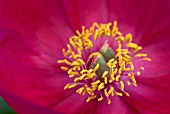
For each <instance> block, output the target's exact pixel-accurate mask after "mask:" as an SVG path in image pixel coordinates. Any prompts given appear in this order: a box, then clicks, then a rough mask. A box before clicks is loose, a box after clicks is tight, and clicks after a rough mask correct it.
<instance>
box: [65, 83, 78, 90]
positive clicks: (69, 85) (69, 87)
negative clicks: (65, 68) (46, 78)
mask: <svg viewBox="0 0 170 114" xmlns="http://www.w3.org/2000/svg"><path fill="white" fill-rule="evenodd" d="M75 86H77V84H76V83H73V84H67V85H66V86H64V89H67V88H68V89H71V88H74V87H75Z"/></svg>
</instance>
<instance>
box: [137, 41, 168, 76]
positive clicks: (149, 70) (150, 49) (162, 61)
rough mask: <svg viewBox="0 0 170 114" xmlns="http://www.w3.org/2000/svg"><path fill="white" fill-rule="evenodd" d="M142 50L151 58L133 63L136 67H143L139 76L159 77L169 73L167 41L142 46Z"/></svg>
mask: <svg viewBox="0 0 170 114" xmlns="http://www.w3.org/2000/svg"><path fill="white" fill-rule="evenodd" d="M142 52H144V53H147V54H148V57H150V58H151V59H152V60H151V62H148V61H138V62H135V63H134V65H135V67H136V68H138V67H140V66H143V67H145V70H144V71H141V76H140V77H139V78H148V77H160V76H162V75H166V74H169V73H170V71H169V67H170V61H169V56H170V51H169V43H168V41H166V42H165V41H162V42H158V43H155V44H152V45H149V46H146V47H144V48H143V51H142Z"/></svg>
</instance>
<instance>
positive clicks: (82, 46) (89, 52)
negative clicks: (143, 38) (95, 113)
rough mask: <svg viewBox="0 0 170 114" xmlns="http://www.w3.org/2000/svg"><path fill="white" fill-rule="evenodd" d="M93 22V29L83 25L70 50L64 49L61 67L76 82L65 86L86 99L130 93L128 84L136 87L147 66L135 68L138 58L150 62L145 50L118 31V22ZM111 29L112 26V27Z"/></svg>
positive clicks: (71, 39)
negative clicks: (142, 71)
mask: <svg viewBox="0 0 170 114" xmlns="http://www.w3.org/2000/svg"><path fill="white" fill-rule="evenodd" d="M111 25H112V23H108V24H97V23H94V24H93V25H92V26H91V27H90V29H85V27H84V26H82V32H79V31H76V33H77V35H76V36H73V37H70V39H69V42H70V43H69V44H67V48H68V49H67V50H65V49H63V50H62V51H63V55H64V56H65V59H63V60H58V63H64V64H65V65H64V66H61V69H62V70H64V71H66V72H67V74H68V77H69V78H72V79H73V81H72V82H70V83H68V84H66V86H65V87H64V89H65V90H66V89H72V88H76V89H77V90H76V93H78V94H81V95H85V94H87V95H88V98H87V99H86V102H89V101H90V100H93V99H97V100H98V101H102V100H103V99H107V101H108V104H110V103H111V100H110V98H111V97H112V96H114V95H118V96H123V95H126V96H129V93H128V92H127V91H126V90H125V86H130V85H133V86H137V82H136V79H135V77H136V76H139V75H140V73H141V70H144V67H139V68H136V67H135V66H134V62H135V61H141V60H147V61H151V59H150V58H148V57H147V54H145V53H139V52H140V51H141V50H142V47H141V46H138V45H137V44H135V43H133V42H132V35H131V34H130V33H129V34H127V35H125V36H123V35H122V33H121V32H119V30H118V27H117V22H116V21H115V22H114V24H113V27H111ZM111 28H112V29H111Z"/></svg>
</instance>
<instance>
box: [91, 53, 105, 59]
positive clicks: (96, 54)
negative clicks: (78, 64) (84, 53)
mask: <svg viewBox="0 0 170 114" xmlns="http://www.w3.org/2000/svg"><path fill="white" fill-rule="evenodd" d="M98 55H100V56H103V55H102V54H101V53H99V52H93V53H92V54H90V56H89V59H91V58H92V57H93V56H98Z"/></svg>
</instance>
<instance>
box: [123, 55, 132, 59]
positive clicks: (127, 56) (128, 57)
mask: <svg viewBox="0 0 170 114" xmlns="http://www.w3.org/2000/svg"><path fill="white" fill-rule="evenodd" d="M124 57H126V58H127V59H131V58H132V57H130V56H129V55H124Z"/></svg>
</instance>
